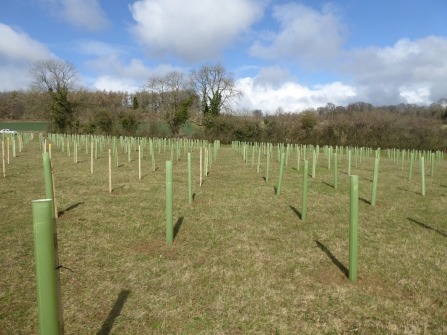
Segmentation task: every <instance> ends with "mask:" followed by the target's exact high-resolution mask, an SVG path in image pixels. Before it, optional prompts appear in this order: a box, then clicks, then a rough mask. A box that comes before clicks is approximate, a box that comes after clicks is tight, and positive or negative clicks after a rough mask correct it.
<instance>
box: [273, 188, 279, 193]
mask: <svg viewBox="0 0 447 335" xmlns="http://www.w3.org/2000/svg"><path fill="white" fill-rule="evenodd" d="M273 192H275V194H278V188H277V187H276V186H273Z"/></svg>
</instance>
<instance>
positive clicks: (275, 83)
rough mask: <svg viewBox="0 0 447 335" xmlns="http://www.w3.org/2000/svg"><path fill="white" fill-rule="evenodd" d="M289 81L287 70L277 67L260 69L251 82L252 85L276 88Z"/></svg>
mask: <svg viewBox="0 0 447 335" xmlns="http://www.w3.org/2000/svg"><path fill="white" fill-rule="evenodd" d="M289 79H290V72H289V69H283V68H281V67H279V66H277V65H274V66H270V67H264V68H262V69H261V70H260V71H259V73H258V75H257V76H256V77H255V78H254V80H253V85H255V86H262V85H267V84H269V85H271V86H272V88H276V87H279V86H281V85H282V84H284V83H285V82H287V81H288V80H289Z"/></svg>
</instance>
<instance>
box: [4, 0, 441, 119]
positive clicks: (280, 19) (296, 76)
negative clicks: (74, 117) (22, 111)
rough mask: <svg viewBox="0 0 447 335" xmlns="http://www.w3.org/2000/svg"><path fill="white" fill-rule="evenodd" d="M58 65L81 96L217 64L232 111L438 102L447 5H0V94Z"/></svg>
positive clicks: (218, 1)
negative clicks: (40, 66)
mask: <svg viewBox="0 0 447 335" xmlns="http://www.w3.org/2000/svg"><path fill="white" fill-rule="evenodd" d="M42 59H61V60H64V61H67V62H71V63H72V64H74V65H75V67H76V68H77V70H78V72H79V75H80V76H79V77H80V84H81V85H82V86H84V87H85V88H88V89H91V90H106V91H109V90H112V91H127V92H129V93H132V92H135V91H138V90H141V89H143V88H144V85H145V83H146V82H147V80H148V78H149V77H150V76H153V75H163V74H166V73H167V72H170V71H174V70H176V71H182V72H184V73H189V72H190V70H191V69H199V68H200V67H201V66H203V65H205V64H216V63H220V64H221V65H223V66H224V67H225V68H226V70H227V71H228V72H229V73H231V74H232V75H233V78H234V79H235V85H236V86H237V87H238V88H239V89H241V90H242V92H243V97H242V98H241V99H240V100H239V101H238V103H237V105H235V106H234V108H235V109H241V110H243V109H248V110H253V109H260V110H262V111H263V112H264V113H274V112H275V110H277V109H278V107H281V108H282V109H283V110H285V111H286V112H301V111H303V110H306V109H308V108H318V107H323V106H326V104H327V103H333V104H335V105H337V106H338V105H341V106H346V105H348V104H349V103H353V102H358V101H363V102H367V103H371V104H373V105H375V106H382V105H391V104H393V105H394V104H399V103H410V104H418V105H429V104H431V103H436V102H437V101H438V100H439V99H440V98H447V1H446V0H424V1H423V0H338V1H332V2H327V1H319V0H313V1H311V0H303V1H282V0H278V1H273V0H270V1H269V0H187V1H185V0H139V1H121V0H116V1H106V0H0V91H10V90H19V89H24V90H26V89H27V88H28V87H29V84H30V81H31V78H30V76H29V73H28V71H29V69H30V68H31V67H32V64H33V62H35V61H37V60H42Z"/></svg>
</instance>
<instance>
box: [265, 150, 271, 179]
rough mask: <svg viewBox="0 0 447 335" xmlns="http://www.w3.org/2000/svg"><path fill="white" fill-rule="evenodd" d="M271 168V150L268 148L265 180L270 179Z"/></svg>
mask: <svg viewBox="0 0 447 335" xmlns="http://www.w3.org/2000/svg"><path fill="white" fill-rule="evenodd" d="M269 168H270V150H269V149H268V148H267V161H266V164H265V181H269Z"/></svg>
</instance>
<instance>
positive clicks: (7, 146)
mask: <svg viewBox="0 0 447 335" xmlns="http://www.w3.org/2000/svg"><path fill="white" fill-rule="evenodd" d="M6 150H7V151H8V165H9V137H7V138H6Z"/></svg>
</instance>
